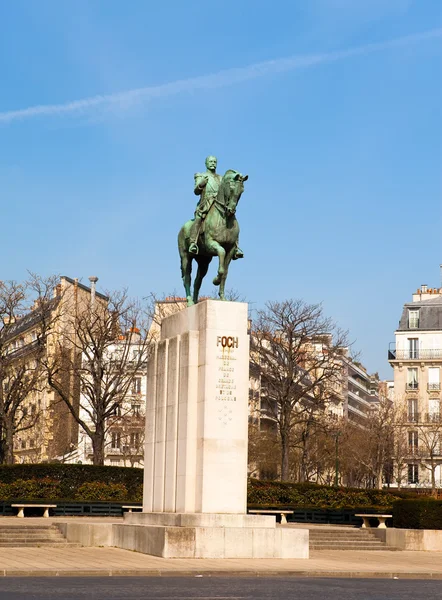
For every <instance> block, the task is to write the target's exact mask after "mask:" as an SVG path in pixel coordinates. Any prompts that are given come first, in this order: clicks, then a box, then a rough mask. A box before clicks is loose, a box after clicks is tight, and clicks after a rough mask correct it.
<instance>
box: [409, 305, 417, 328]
mask: <svg viewBox="0 0 442 600" xmlns="http://www.w3.org/2000/svg"><path fill="white" fill-rule="evenodd" d="M418 327H419V311H418V310H409V311H408V328H409V329H417V328H418Z"/></svg>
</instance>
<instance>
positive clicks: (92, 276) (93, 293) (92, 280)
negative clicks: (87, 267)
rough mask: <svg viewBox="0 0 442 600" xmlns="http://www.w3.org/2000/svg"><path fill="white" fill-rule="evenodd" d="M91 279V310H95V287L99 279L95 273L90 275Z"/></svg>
mask: <svg viewBox="0 0 442 600" xmlns="http://www.w3.org/2000/svg"><path fill="white" fill-rule="evenodd" d="M89 281H90V282H91V310H94V305H95V292H96V290H95V287H96V285H95V284H96V283H97V281H98V277H95V275H91V276H90V277H89Z"/></svg>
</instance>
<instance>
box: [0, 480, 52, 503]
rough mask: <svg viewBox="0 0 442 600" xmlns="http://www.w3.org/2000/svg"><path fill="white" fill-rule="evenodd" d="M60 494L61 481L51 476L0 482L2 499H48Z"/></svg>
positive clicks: (0, 497)
mask: <svg viewBox="0 0 442 600" xmlns="http://www.w3.org/2000/svg"><path fill="white" fill-rule="evenodd" d="M59 496H60V482H59V481H54V480H53V479H49V477H44V478H43V479H17V480H16V481H14V482H12V483H2V484H0V500H14V499H16V500H47V499H51V498H58V497H59Z"/></svg>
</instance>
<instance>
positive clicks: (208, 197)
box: [178, 156, 248, 306]
mask: <svg viewBox="0 0 442 600" xmlns="http://www.w3.org/2000/svg"><path fill="white" fill-rule="evenodd" d="M216 166H217V160H216V158H215V157H214V156H208V157H207V158H206V167H207V171H206V172H205V173H196V175H195V188H194V192H195V194H196V195H197V196H200V200H199V202H198V205H197V208H196V211H195V218H194V219H192V220H191V221H187V223H185V224H184V225H183V227H182V228H181V230H180V232H179V234H178V250H179V253H180V258H181V274H182V278H183V283H184V287H185V290H186V298H187V304H188V306H190V305H192V304H195V303H196V302H198V295H199V290H200V288H201V283H202V280H203V278H204V276H205V275H206V273H207V270H208V268H209V264H210V262H211V260H212V258H213V257H214V256H218V259H219V266H218V273H217V275H216V277H215V278H214V280H213V283H214V285H218V286H219V297H220V299H221V300H225V296H224V289H225V283H226V278H227V273H228V269H229V265H230V262H231V261H232V260H236V259H238V258H243V256H244V254H243V252H242V250H241V249H240V248H239V246H238V239H239V225H238V221H237V220H236V207H237V204H238V202H239V199H240V198H241V194H242V193H243V191H244V182H245V181H247V179H248V176H247V175H245V176H243V175H241V173H239V172H238V171H233V170H232V169H229V170H228V171H226V173H225V175H224V177H221V176H220V175H218V174H217V172H216ZM193 260H195V261H196V263H197V264H198V272H197V275H196V278H195V281H194V286H193V293H191V291H190V288H191V272H192V261H193Z"/></svg>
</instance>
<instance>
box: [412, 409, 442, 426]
mask: <svg viewBox="0 0 442 600" xmlns="http://www.w3.org/2000/svg"><path fill="white" fill-rule="evenodd" d="M407 422H408V423H421V424H425V423H440V424H441V425H442V415H441V414H440V413H438V412H433V413H419V412H413V413H408V415H407Z"/></svg>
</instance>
